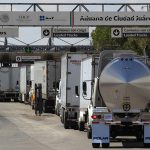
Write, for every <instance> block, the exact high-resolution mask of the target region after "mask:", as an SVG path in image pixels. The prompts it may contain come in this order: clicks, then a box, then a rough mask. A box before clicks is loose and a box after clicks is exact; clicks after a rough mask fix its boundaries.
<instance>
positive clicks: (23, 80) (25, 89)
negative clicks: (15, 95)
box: [20, 65, 31, 103]
mask: <svg viewBox="0 0 150 150" xmlns="http://www.w3.org/2000/svg"><path fill="white" fill-rule="evenodd" d="M30 73H31V68H30V65H24V66H21V67H20V102H24V103H30V102H29V91H30V88H31V81H30V80H31V77H30Z"/></svg>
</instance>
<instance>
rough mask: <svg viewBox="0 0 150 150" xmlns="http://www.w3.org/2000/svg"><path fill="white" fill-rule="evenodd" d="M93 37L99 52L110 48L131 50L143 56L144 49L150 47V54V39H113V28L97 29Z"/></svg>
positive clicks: (99, 27) (148, 50) (149, 51)
mask: <svg viewBox="0 0 150 150" xmlns="http://www.w3.org/2000/svg"><path fill="white" fill-rule="evenodd" d="M91 36H92V39H93V45H94V47H95V48H96V49H97V50H98V51H101V50H103V49H104V48H105V47H106V48H107V47H110V48H112V49H114V48H116V49H122V50H124V49H126V50H128V49H130V50H133V51H135V52H137V53H138V54H141V55H142V54H143V49H144V48H145V46H146V45H148V47H149V48H148V49H147V53H149V54H150V38H145V37H143V38H142V37H139V38H137V37H134V38H111V27H101V26H98V27H96V29H95V30H94V31H93V32H92V34H91Z"/></svg>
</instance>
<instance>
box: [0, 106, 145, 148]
mask: <svg viewBox="0 0 150 150" xmlns="http://www.w3.org/2000/svg"><path fill="white" fill-rule="evenodd" d="M142 146H143V145H142V143H138V142H135V141H134V140H132V139H131V140H130V141H129V142H127V141H126V140H124V141H123V142H121V141H113V142H112V143H111V144H110V148H109V150H111V149H112V150H115V149H117V150H118V149H126V150H127V149H132V150H133V149H139V150H141V149H144V148H142ZM91 149H93V148H92V145H91V140H89V139H87V137H86V132H79V131H78V130H73V129H67V130H65V129H64V128H63V125H62V124H61V122H60V119H59V117H58V116H56V115H54V114H42V116H35V114H34V111H33V110H32V109H31V107H30V106H29V105H24V104H20V103H0V150H91ZM99 149H102V148H99Z"/></svg>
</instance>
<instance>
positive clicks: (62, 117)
mask: <svg viewBox="0 0 150 150" xmlns="http://www.w3.org/2000/svg"><path fill="white" fill-rule="evenodd" d="M61 114H62V115H60V121H61V123H62V124H63V123H64V109H62V113H61Z"/></svg>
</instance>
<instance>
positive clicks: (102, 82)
mask: <svg viewBox="0 0 150 150" xmlns="http://www.w3.org/2000/svg"><path fill="white" fill-rule="evenodd" d="M85 89H86V88H85ZM83 90H84V89H83ZM88 114H92V115H90V116H89V118H88V125H89V126H90V127H91V131H92V146H93V147H94V148H97V147H99V146H100V144H101V145H102V147H109V145H110V141H111V139H112V138H116V137H117V136H135V137H136V139H137V140H138V141H141V142H143V144H144V146H148V147H149V146H150V69H149V68H148V66H147V65H146V64H144V59H143V58H140V57H139V56H137V55H136V54H135V53H133V52H131V51H129V52H127V51H112V50H109V51H103V52H102V53H101V54H100V60H99V67H98V77H96V78H95V80H94V87H93V95H92V101H91V105H90V107H89V108H88ZM90 118H91V119H90Z"/></svg>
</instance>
